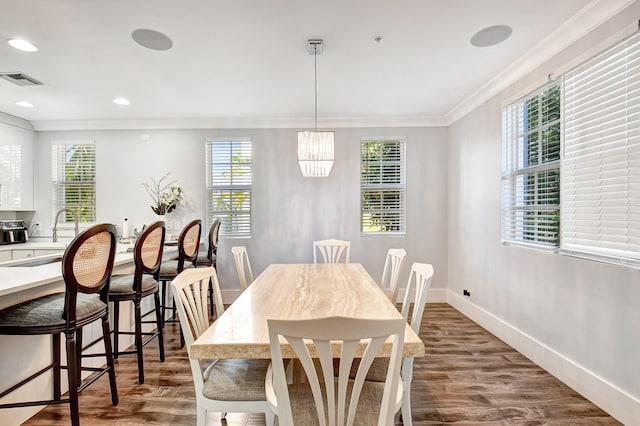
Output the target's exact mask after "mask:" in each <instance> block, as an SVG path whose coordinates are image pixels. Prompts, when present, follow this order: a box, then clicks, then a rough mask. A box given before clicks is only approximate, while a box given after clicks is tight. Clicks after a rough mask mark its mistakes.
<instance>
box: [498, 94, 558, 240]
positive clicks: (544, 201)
mask: <svg viewBox="0 0 640 426" xmlns="http://www.w3.org/2000/svg"><path fill="white" fill-rule="evenodd" d="M560 111H561V110H560V83H559V82H554V83H551V84H549V85H546V86H545V87H543V88H541V89H539V90H537V91H536V92H534V93H532V94H530V95H528V96H526V97H524V98H523V99H521V100H519V101H517V102H515V103H513V104H511V105H509V106H507V107H506V108H505V109H503V111H502V126H503V128H502V133H503V135H502V144H503V146H502V240H503V241H509V242H520V243H530V244H535V245H538V246H542V247H544V246H546V247H556V246H558V244H559V236H560Z"/></svg>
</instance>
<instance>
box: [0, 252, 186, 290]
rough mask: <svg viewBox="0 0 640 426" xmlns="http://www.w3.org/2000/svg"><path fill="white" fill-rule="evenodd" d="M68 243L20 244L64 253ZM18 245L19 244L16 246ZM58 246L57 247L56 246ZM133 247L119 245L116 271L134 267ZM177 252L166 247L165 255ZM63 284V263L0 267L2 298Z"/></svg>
mask: <svg viewBox="0 0 640 426" xmlns="http://www.w3.org/2000/svg"><path fill="white" fill-rule="evenodd" d="M66 244H67V243H44V242H43V243H31V242H29V243H24V244H19V245H20V248H21V249H25V250H28V249H36V248H37V249H55V248H60V251H61V253H62V252H64V249H65V246H66ZM15 245H17V244H15ZM56 245H57V246H56ZM130 247H133V245H130V244H118V246H117V248H116V250H117V253H116V258H115V262H114V270H115V269H116V268H117V267H123V266H133V252H131V251H129V252H127V249H128V248H130ZM175 251H177V247H175V246H165V248H164V253H165V254H169V253H172V252H175ZM47 257H51V255H47V256H37V257H31V258H29V261H30V262H32V261H36V260H38V259H43V258H47ZM61 282H62V265H61V262H55V263H49V264H45V265H40V266H30V267H20V266H0V297H3V296H8V295H11V294H14V293H18V292H22V291H26V290H31V289H35V288H37V287H43V286H46V285H48V284H53V283H61Z"/></svg>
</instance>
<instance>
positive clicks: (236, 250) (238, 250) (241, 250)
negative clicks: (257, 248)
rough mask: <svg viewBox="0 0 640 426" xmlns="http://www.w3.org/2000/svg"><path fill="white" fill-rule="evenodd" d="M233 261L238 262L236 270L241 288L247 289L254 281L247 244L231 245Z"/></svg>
mask: <svg viewBox="0 0 640 426" xmlns="http://www.w3.org/2000/svg"><path fill="white" fill-rule="evenodd" d="M231 253H232V254H233V261H234V262H235V264H236V272H237V273H238V279H239V280H240V290H242V291H245V290H246V289H247V286H248V285H249V284H251V283H252V282H253V272H251V264H250V263H249V255H248V254H247V248H246V247H245V246H234V247H231Z"/></svg>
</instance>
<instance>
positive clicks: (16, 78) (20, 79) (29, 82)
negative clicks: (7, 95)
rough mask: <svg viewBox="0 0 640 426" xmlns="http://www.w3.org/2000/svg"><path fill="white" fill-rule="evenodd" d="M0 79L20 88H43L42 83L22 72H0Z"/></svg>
mask: <svg viewBox="0 0 640 426" xmlns="http://www.w3.org/2000/svg"><path fill="white" fill-rule="evenodd" d="M0 78H1V79H3V80H7V81H10V82H12V83H13V84H17V85H18V86H42V82H40V81H38V80H36V79H35V78H33V77H29V76H28V75H26V74H23V73H21V72H0Z"/></svg>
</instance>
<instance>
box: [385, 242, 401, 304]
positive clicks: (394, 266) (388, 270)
mask: <svg viewBox="0 0 640 426" xmlns="http://www.w3.org/2000/svg"><path fill="white" fill-rule="evenodd" d="M406 255H407V252H406V250H405V249H401V248H400V249H398V248H395V249H394V248H392V249H389V250H388V251H387V258H386V259H385V262H384V269H383V270H382V278H381V279H380V287H381V288H382V289H383V290H384V291H385V293H386V295H387V297H388V298H389V300H391V302H392V303H394V304H395V303H396V299H397V297H398V278H399V277H400V268H401V267H402V262H403V261H404V258H405V256H406Z"/></svg>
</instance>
